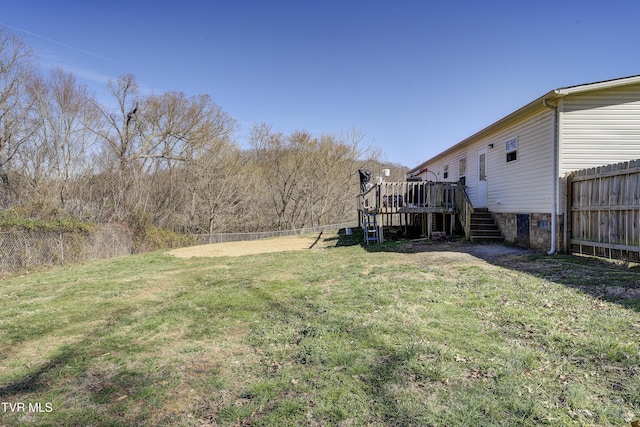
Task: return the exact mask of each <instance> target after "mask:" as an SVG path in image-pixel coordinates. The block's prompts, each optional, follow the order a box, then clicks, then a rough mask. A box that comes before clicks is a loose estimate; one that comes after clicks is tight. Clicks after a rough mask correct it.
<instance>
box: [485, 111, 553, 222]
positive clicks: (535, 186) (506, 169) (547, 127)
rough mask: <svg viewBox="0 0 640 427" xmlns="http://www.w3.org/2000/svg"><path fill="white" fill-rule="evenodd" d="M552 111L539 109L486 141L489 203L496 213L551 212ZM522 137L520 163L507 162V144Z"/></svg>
mask: <svg viewBox="0 0 640 427" xmlns="http://www.w3.org/2000/svg"><path fill="white" fill-rule="evenodd" d="M551 117H552V115H551V111H550V110H549V109H544V108H542V109H539V110H537V111H536V112H535V113H534V114H531V115H528V116H526V117H523V118H522V119H520V120H519V121H518V122H517V123H516V124H514V125H512V126H509V127H507V128H504V129H503V130H501V131H500V132H497V133H495V135H492V136H491V137H490V138H487V139H486V141H485V143H486V144H485V146H486V145H488V144H493V148H491V149H489V151H488V160H489V162H488V167H487V182H488V202H489V206H488V207H489V210H490V211H492V212H517V213H534V212H551V184H552V182H551V177H552V176H553V170H552V169H553V167H552V160H553V159H552V145H553V139H552V137H553V133H552V131H551V129H552V126H551V122H552V119H551ZM514 138H518V151H517V152H518V157H517V160H515V161H512V162H507V158H506V153H507V150H506V143H507V141H510V140H513V139H514Z"/></svg>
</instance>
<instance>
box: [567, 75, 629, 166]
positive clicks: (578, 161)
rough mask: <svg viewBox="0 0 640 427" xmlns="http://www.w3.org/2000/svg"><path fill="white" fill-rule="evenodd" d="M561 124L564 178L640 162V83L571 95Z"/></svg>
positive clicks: (568, 97)
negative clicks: (598, 168)
mask: <svg viewBox="0 0 640 427" xmlns="http://www.w3.org/2000/svg"><path fill="white" fill-rule="evenodd" d="M560 124H561V130H560V146H561V148H562V151H561V155H560V175H561V176H562V175H564V174H566V173H569V172H571V171H574V170H578V169H584V168H588V167H597V166H602V165H606V164H610V163H618V162H623V161H628V160H635V159H640V84H635V85H629V86H624V87H620V88H617V89H608V90H598V91H592V92H586V93H583V94H575V95H568V96H566V97H565V98H563V100H562V103H561V104H560Z"/></svg>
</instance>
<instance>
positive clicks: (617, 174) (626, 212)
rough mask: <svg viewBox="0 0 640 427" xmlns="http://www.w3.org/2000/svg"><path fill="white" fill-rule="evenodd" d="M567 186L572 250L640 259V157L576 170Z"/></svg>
mask: <svg viewBox="0 0 640 427" xmlns="http://www.w3.org/2000/svg"><path fill="white" fill-rule="evenodd" d="M566 189H567V192H566V195H567V198H566V202H567V211H566V215H567V220H568V221H567V234H568V237H569V246H570V250H571V252H574V253H580V254H588V255H595V256H601V257H609V258H616V259H627V260H636V261H637V260H640V160H634V161H631V162H625V163H618V164H613V165H607V166H601V167H598V168H591V169H583V170H580V171H576V172H573V173H571V174H570V175H569V176H568V177H567V180H566Z"/></svg>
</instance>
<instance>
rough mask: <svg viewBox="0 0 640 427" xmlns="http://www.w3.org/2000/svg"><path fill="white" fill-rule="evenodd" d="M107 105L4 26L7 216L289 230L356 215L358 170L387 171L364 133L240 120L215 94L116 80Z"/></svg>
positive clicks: (1, 180)
mask: <svg viewBox="0 0 640 427" xmlns="http://www.w3.org/2000/svg"><path fill="white" fill-rule="evenodd" d="M107 89H108V94H109V98H108V99H107V100H101V101H99V100H98V99H96V97H95V96H94V95H92V94H91V93H90V91H89V89H88V88H87V87H86V86H85V85H82V84H80V83H79V82H78V79H77V78H76V76H75V75H74V74H73V73H70V72H67V71H65V70H64V69H60V68H56V69H53V70H50V71H49V72H47V73H43V72H41V71H38V67H37V64H36V63H35V61H34V55H33V53H32V51H31V49H30V47H29V46H28V45H27V44H26V43H25V42H24V41H23V40H22V38H20V37H19V36H17V35H15V34H13V33H10V32H8V31H7V30H6V29H1V28H0V209H3V210H10V209H16V208H20V209H22V212H25V215H33V216H38V215H40V216H46V215H49V216H51V215H54V216H68V217H72V218H75V219H78V220H80V221H88V222H96V223H112V222H116V223H123V222H127V221H129V220H131V219H132V218H140V217H143V218H145V220H146V221H149V222H151V223H152V224H154V225H155V226H158V227H163V228H167V229H169V230H173V231H176V232H181V233H213V232H231V231H236V232H237V231H262V230H283V229H292V228H300V227H306V226H316V225H325V224H330V223H336V222H341V221H345V220H351V219H355V218H356V217H355V213H354V207H355V196H356V195H357V193H358V183H359V181H358V179H359V178H358V169H361V168H367V169H371V170H379V169H381V167H382V165H381V164H380V162H379V161H378V160H377V155H376V151H375V150H372V149H371V148H370V147H366V146H365V144H364V135H363V134H362V133H361V132H359V131H356V130H353V131H350V132H344V133H339V134H322V135H312V134H311V133H309V132H307V131H304V130H300V131H295V132H292V133H290V134H284V133H281V132H277V131H275V130H273V129H272V127H271V126H269V125H268V124H265V123H259V124H255V125H254V126H253V128H252V129H251V131H250V133H249V136H248V138H247V141H246V144H244V148H243V147H242V146H241V145H240V144H239V142H238V141H237V137H236V132H237V130H238V124H237V122H236V120H234V119H233V118H232V117H231V116H230V115H229V114H227V113H226V112H225V111H224V110H223V109H222V108H221V107H220V106H218V105H216V103H215V102H213V100H212V99H211V97H210V96H209V95H198V96H186V95H185V94H184V93H183V92H180V91H168V92H165V93H162V94H144V93H142V92H141V90H140V88H139V86H138V83H137V81H136V78H135V76H133V75H131V74H124V75H122V76H120V77H119V78H117V79H115V80H113V81H110V82H109V83H108V86H107Z"/></svg>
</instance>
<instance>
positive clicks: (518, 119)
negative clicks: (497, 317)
mask: <svg viewBox="0 0 640 427" xmlns="http://www.w3.org/2000/svg"><path fill="white" fill-rule="evenodd" d="M639 158H640V75H638V76H632V77H624V78H619V79H614V80H607V81H602V82H596V83H588V84H582V85H578V86H571V87H565V88H560V89H555V90H552V91H550V92H548V93H546V94H544V95H543V96H541V97H539V98H537V99H535V100H534V101H532V102H530V103H529V104H527V105H525V106H524V107H522V108H520V109H518V110H517V111H514V112H513V113H511V114H509V115H508V116H506V117H504V118H502V119H500V120H498V121H497V122H495V123H493V124H492V125H490V126H488V127H486V128H485V129H482V130H481V131H479V132H478V133H476V134H474V135H472V136H470V137H468V138H466V139H464V140H463V141H460V142H459V143H457V144H456V145H454V146H452V147H450V148H448V149H447V150H445V151H443V152H441V153H439V154H437V155H436V156H434V157H432V158H431V159H429V160H427V161H425V162H423V163H421V164H420V165H418V166H416V167H415V168H413V169H412V170H410V171H409V172H408V175H407V176H408V178H411V179H420V178H421V179H423V180H425V181H426V180H433V179H434V178H435V177H437V181H438V182H461V183H462V184H463V185H464V186H465V188H466V192H467V194H468V196H469V199H470V201H471V203H472V204H473V207H474V209H478V208H487V209H488V210H489V212H491V213H492V215H493V217H494V218H495V220H496V222H497V223H498V225H499V226H500V230H501V232H502V234H503V235H504V237H505V238H506V239H507V240H509V241H515V242H517V243H519V244H522V245H525V246H529V247H532V248H534V249H538V250H546V251H549V252H554V251H556V250H558V249H563V245H564V242H565V241H566V236H564V233H563V230H564V223H563V221H564V218H563V212H564V210H563V207H564V206H563V205H564V198H563V185H562V177H564V176H565V175H566V174H568V173H569V172H571V171H574V170H578V169H583V168H588V167H596V166H600V165H604V164H610V163H616V162H623V161H629V160H634V159H639Z"/></svg>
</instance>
